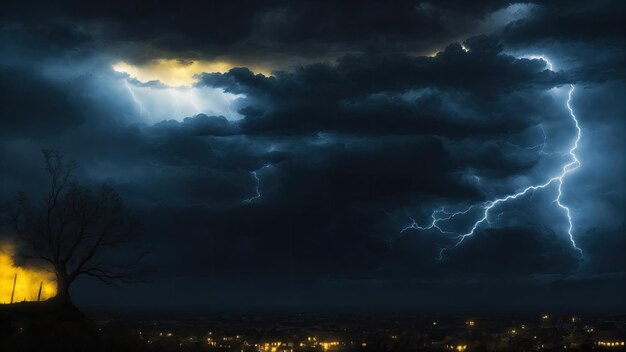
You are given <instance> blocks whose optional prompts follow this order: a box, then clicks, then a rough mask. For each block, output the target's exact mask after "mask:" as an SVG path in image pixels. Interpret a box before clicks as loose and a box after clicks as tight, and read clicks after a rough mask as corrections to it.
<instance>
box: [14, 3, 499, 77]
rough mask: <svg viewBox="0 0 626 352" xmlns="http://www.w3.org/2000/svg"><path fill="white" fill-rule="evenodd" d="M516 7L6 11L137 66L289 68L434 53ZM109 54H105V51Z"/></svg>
mask: <svg viewBox="0 0 626 352" xmlns="http://www.w3.org/2000/svg"><path fill="white" fill-rule="evenodd" d="M506 5H508V2H507V1H485V2H482V3H480V4H471V5H468V4H467V2H465V1H446V2H420V1H413V0H409V1H406V0H403V1H396V2H394V6H388V4H384V3H381V2H377V1H341V2H325V1H322V2H319V1H281V0H276V1H247V0H243V1H234V2H233V1H231V2H198V1H182V2H169V1H133V2H131V3H129V2H127V1H107V2H103V3H98V4H95V3H85V2H83V1H73V0H69V1H62V2H55V4H49V3H46V2H44V3H41V4H38V5H37V6H30V5H26V4H25V3H24V2H20V1H9V3H7V4H5V9H6V11H3V15H2V18H4V19H5V20H6V21H8V22H16V21H17V22H26V23H43V24H42V25H41V27H42V28H45V23H50V22H52V23H55V22H62V23H63V22H65V23H68V22H69V23H76V24H77V26H80V27H81V28H83V29H84V30H87V31H89V32H91V33H92V34H93V35H94V37H96V38H98V40H99V41H100V42H102V43H101V44H103V43H106V44H105V45H104V46H106V47H107V50H108V51H110V52H113V53H116V56H118V57H119V58H121V59H125V60H128V61H134V62H138V61H144V60H150V59H154V58H159V57H171V58H175V59H180V58H187V59H192V58H193V59H202V58H208V59H211V58H215V57H230V58H234V59H237V61H243V62H249V63H254V61H255V60H258V59H261V58H263V59H264V60H266V61H268V63H269V64H270V66H272V67H273V66H276V65H275V64H274V63H273V62H274V61H276V62H277V63H278V64H279V66H283V67H285V66H286V67H289V66H291V65H292V64H293V63H297V62H300V61H303V62H310V61H311V58H316V59H325V58H331V59H332V58H333V57H336V56H338V55H341V54H343V53H346V52H354V51H356V52H360V51H364V50H365V51H369V50H374V51H381V50H382V51H384V52H406V51H407V50H408V51H412V52H419V51H430V50H432V48H433V47H437V46H442V45H445V44H447V43H448V42H450V41H453V40H456V39H458V37H459V36H462V35H464V33H467V32H472V31H474V30H475V29H476V28H477V27H479V26H480V24H481V23H482V21H483V20H484V18H485V16H487V15H488V14H489V13H490V12H492V11H495V10H498V9H500V8H502V7H505V6H506ZM101 47H102V46H101Z"/></svg>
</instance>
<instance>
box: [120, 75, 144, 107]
mask: <svg viewBox="0 0 626 352" xmlns="http://www.w3.org/2000/svg"><path fill="white" fill-rule="evenodd" d="M124 86H126V89H127V90H128V93H129V94H130V97H131V98H132V99H133V101H134V102H135V104H137V106H139V113H140V114H143V104H141V101H139V99H137V96H136V95H135V92H133V90H132V89H131V88H130V86H129V85H128V82H127V81H126V80H124Z"/></svg>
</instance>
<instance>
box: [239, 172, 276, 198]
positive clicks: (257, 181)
mask: <svg viewBox="0 0 626 352" xmlns="http://www.w3.org/2000/svg"><path fill="white" fill-rule="evenodd" d="M266 167H270V164H267V165H263V166H262V167H260V168H259V169H256V170H254V171H251V172H250V175H252V178H254V181H255V182H256V186H255V188H254V189H255V192H256V194H255V195H254V196H252V197H250V198H246V199H244V200H243V201H242V203H252V201H253V200H256V199H259V198H261V197H262V195H261V191H260V189H259V187H260V186H261V180H260V179H259V174H258V172H259V171H261V170H263V169H265V168H266Z"/></svg>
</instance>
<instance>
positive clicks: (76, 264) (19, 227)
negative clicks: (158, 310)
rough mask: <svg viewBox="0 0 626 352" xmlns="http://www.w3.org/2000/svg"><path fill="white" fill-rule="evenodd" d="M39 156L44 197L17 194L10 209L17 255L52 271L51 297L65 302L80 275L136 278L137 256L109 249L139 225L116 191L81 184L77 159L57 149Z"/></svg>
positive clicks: (105, 278) (130, 235) (107, 279)
mask: <svg viewBox="0 0 626 352" xmlns="http://www.w3.org/2000/svg"><path fill="white" fill-rule="evenodd" d="M43 156H44V161H45V170H46V171H47V173H48V175H49V179H50V185H49V189H48V191H47V193H46V195H45V199H43V200H41V201H39V202H36V203H33V202H31V201H30V200H29V199H28V197H27V196H26V195H25V194H23V193H20V194H18V195H17V199H16V202H15V204H14V205H13V207H12V208H13V209H12V211H11V213H10V222H11V224H12V228H13V230H14V232H15V233H16V234H17V235H18V237H19V239H20V240H21V242H22V243H21V245H20V246H19V252H20V256H21V257H23V258H27V259H29V260H30V261H36V262H39V263H40V264H43V265H41V266H42V267H45V268H47V269H48V270H51V271H53V272H54V273H55V275H56V279H57V286H58V288H57V295H56V297H55V298H54V299H55V300H56V301H57V302H58V303H60V304H62V305H67V306H72V300H71V296H70V286H71V285H72V283H73V282H74V281H75V280H76V278H78V277H79V276H81V275H88V276H92V277H95V278H97V279H99V280H101V281H103V282H105V283H107V284H111V283H114V282H117V281H131V280H134V279H136V278H137V273H138V271H137V270H136V269H137V264H138V262H139V260H140V258H141V255H138V254H135V253H133V254H130V255H129V254H128V253H127V252H125V251H121V250H116V251H113V250H111V249H121V248H120V247H122V246H127V245H128V244H129V243H130V242H131V241H132V240H133V239H134V238H135V237H136V235H137V234H138V233H139V232H140V230H141V226H140V223H139V222H138V221H137V220H136V219H135V218H134V217H132V216H130V215H129V212H128V210H127V209H126V208H125V207H124V204H123V202H122V200H121V198H120V197H119V195H118V194H117V192H115V190H114V189H113V188H111V187H110V186H108V185H106V184H105V185H102V186H101V187H100V188H99V189H98V190H96V191H92V190H89V189H87V188H85V187H83V186H81V185H79V184H78V183H77V182H76V181H75V179H74V176H73V173H74V171H75V170H76V168H77V166H78V165H77V163H76V162H75V161H70V162H65V161H64V160H63V155H62V154H61V153H59V152H58V151H53V150H44V151H43ZM121 253H126V254H125V255H122V254H121ZM124 257H126V258H124Z"/></svg>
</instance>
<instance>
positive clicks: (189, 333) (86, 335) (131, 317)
mask: <svg viewBox="0 0 626 352" xmlns="http://www.w3.org/2000/svg"><path fill="white" fill-rule="evenodd" d="M625 331H626V316H624V315H589V314H587V315H575V314H559V315H551V314H549V313H543V314H533V315H519V314H517V315H515V314H510V315H471V314H458V315H454V314H447V315H440V316H438V315H419V314H340V315H333V314H257V315H242V314H230V315H228V314H219V315H186V316H180V315H172V314H164V313H159V314H156V313H154V314H150V313H132V314H131V313H114V312H92V313H90V314H87V315H83V314H82V313H80V312H78V311H77V310H68V309H67V308H59V306H57V305H54V304H50V303H49V302H47V303H38V304H37V303H22V304H15V305H11V306H8V305H7V306H0V351H116V352H117V351H224V352H226V351H233V352H234V351H245V352H253V351H256V352H300V351H302V352H305V351H308V352H313V351H338V352H339V351H564V350H579V351H588V350H600V351H601V350H618V351H619V350H626V346H625V345H624V344H625V342H626V341H625V340H626V338H625V336H626V335H625V334H624V332H625Z"/></svg>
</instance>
